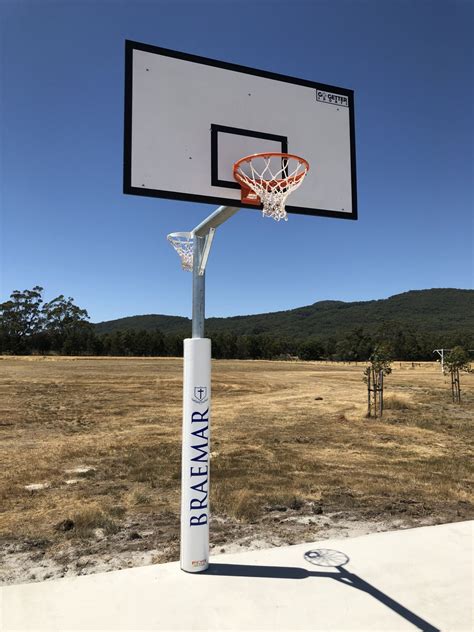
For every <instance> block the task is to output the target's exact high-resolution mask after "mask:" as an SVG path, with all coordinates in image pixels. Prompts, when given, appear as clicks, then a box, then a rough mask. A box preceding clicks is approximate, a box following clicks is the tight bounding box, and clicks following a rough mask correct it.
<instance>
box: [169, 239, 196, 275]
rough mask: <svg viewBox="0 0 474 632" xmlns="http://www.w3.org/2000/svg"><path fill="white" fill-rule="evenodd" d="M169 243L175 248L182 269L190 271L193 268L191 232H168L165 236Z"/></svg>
mask: <svg viewBox="0 0 474 632" xmlns="http://www.w3.org/2000/svg"><path fill="white" fill-rule="evenodd" d="M167 239H168V241H169V242H170V244H171V245H172V246H173V248H174V249H175V250H176V252H177V253H178V255H179V258H180V259H181V267H182V268H183V270H187V271H188V272H192V270H193V244H194V238H193V234H192V233H170V234H169V235H168V237H167Z"/></svg>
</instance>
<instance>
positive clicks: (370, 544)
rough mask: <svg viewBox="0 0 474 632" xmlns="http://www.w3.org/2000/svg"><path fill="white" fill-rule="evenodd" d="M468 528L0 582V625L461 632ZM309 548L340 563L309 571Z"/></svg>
mask: <svg viewBox="0 0 474 632" xmlns="http://www.w3.org/2000/svg"><path fill="white" fill-rule="evenodd" d="M473 525H474V522H461V523H454V524H446V525H439V526H435V527H422V528H418V529H408V530H405V531H390V532H386V533H376V534H372V535H367V536H362V537H358V538H347V539H342V540H326V541H323V542H314V543H311V544H300V545H296V546H289V547H283V548H274V549H269V550H265V551H253V552H246V553H239V554H233V555H219V556H215V557H213V558H212V559H211V562H212V563H211V567H210V569H209V571H208V572H206V573H200V574H187V573H183V572H182V571H181V570H180V569H179V565H178V564H177V563H171V564H162V565H156V566H147V567H142V568H134V569H129V570H123V571H114V572H110V573H100V574H97V575H88V576H83V577H73V578H66V579H60V580H53V581H46V582H42V583H37V584H20V585H16V586H7V587H4V588H2V589H1V593H0V596H1V601H0V606H1V615H0V624H1V625H0V629H1V630H2V631H4V632H7V631H9V630H22V631H26V630H45V631H46V630H47V631H48V632H53V631H57V630H61V631H63V632H64V631H68V630H88V631H90V630H116V631H118V630H325V631H326V630H339V631H341V630H364V631H370V630H374V631H377V632H381V631H382V630H391V631H395V630H396V631H399V630H416V629H418V630H425V631H428V632H435V631H436V630H443V632H446V631H453V632H454V631H456V632H461V631H463V632H464V631H468V630H469V631H470V630H472V629H473V618H472V615H473V612H472V588H473V585H472V574H473V564H472V561H473V559H472V544H473V538H472V536H473ZM314 549H331V550H335V551H339V552H342V553H343V554H345V556H347V557H348V558H349V560H348V561H347V563H346V564H344V562H345V561H346V560H345V557H344V556H341V555H340V554H337V555H336V554H328V553H325V554H316V555H315V556H313V560H314V561H316V562H317V563H318V564H321V563H326V562H328V561H329V563H331V560H332V563H334V564H336V566H333V567H331V566H320V565H319V566H318V565H315V564H312V563H311V561H308V560H307V559H305V553H307V552H308V551H310V550H314ZM343 564H344V565H343ZM337 565H339V566H337Z"/></svg>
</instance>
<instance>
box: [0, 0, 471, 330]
mask: <svg viewBox="0 0 474 632" xmlns="http://www.w3.org/2000/svg"><path fill="white" fill-rule="evenodd" d="M473 6H474V5H473V4H472V2H470V1H456V0H450V1H449V2H447V1H445V2H440V1H433V2H425V1H421V0H410V1H409V2H404V1H392V2H390V1H387V0H376V1H371V0H369V1H366V2H359V1H352V2H343V1H340V0H332V1H328V2H319V1H312V2H311V1H308V2H300V1H291V0H290V1H288V0H284V1H281V2H280V1H278V0H270V1H258V0H253V1H252V2H247V1H244V0H239V1H233V0H216V1H207V2H206V1H202V0H191V1H189V2H184V1H183V0H173V1H171V2H167V1H163V0H156V1H154V2H151V1H150V2H140V1H132V0H128V1H122V2H114V1H112V0H108V1H105V0H102V1H99V0H97V1H95V2H93V1H92V0H91V1H89V2H85V1H84V2H75V1H74V0H71V1H66V0H64V1H63V2H53V1H46V0H37V1H30V2H26V1H21V0H12V1H8V0H7V1H6V2H5V0H3V1H1V2H0V13H1V46H2V48H1V85H2V88H1V165H0V168H1V182H0V187H1V189H0V191H1V199H0V203H1V211H2V255H1V256H2V258H1V264H2V269H1V296H2V298H3V300H4V299H5V298H6V297H7V296H8V295H9V294H10V292H11V291H12V290H13V289H24V288H28V287H32V286H33V285H35V284H39V285H42V286H44V287H45V288H46V297H47V298H51V297H53V296H55V295H57V294H59V293H64V294H67V295H69V296H73V297H74V298H75V299H76V302H77V303H78V304H79V305H80V306H81V307H85V308H86V309H88V310H89V313H90V315H91V319H92V320H93V321H99V320H107V319H111V318H117V317H120V316H128V315H133V314H144V313H165V314H176V315H189V314H190V301H191V275H190V274H189V273H185V272H182V271H181V268H180V266H179V261H178V259H177V256H176V255H175V253H174V251H173V250H172V248H171V247H170V246H169V245H168V243H167V242H166V235H167V233H169V232H172V231H176V230H189V229H191V228H192V227H193V226H194V225H196V224H197V223H198V222H199V221H200V220H201V219H203V218H204V217H205V216H206V215H208V214H209V213H210V212H211V211H212V210H213V208H214V207H212V206H206V205H198V204H190V203H188V202H175V201H167V200H159V199H152V198H140V197H133V196H124V195H123V194H122V143H123V82H124V77H123V72H124V71H123V67H124V62H123V58H124V40H125V39H132V40H137V41H141V42H145V43H149V44H154V45H157V46H163V47H167V48H173V49H176V50H182V51H186V52H190V53H194V54H198V55H203V56H207V57H212V58H216V59H222V60H225V61H229V62H234V63H240V64H243V65H247V66H254V67H258V68H263V69H266V70H270V71H275V72H280V73H282V74H288V75H295V76H300V77H303V78H307V79H310V80H314V81H320V82H322V83H329V84H335V85H341V86H344V87H347V88H352V89H354V90H355V99H356V100H355V103H356V139H357V165H358V194H359V216H360V219H359V221H358V222H351V221H344V220H336V219H326V218H318V217H316V218H311V217H304V216H298V215H292V216H291V217H290V220H289V222H287V223H283V222H280V223H279V224H276V223H273V222H272V221H271V220H263V219H261V218H260V217H259V214H258V212H255V211H241V212H240V213H238V214H237V216H236V217H234V218H233V219H232V220H230V221H229V223H228V224H226V225H225V226H224V227H222V228H221V229H220V230H219V231H218V233H217V237H216V239H215V241H214V245H213V251H212V253H211V256H210V260H209V265H208V273H207V314H208V315H209V316H223V315H233V314H248V313H259V312H266V311H274V310H280V309H290V308H293V307H297V306H301V305H307V304H310V303H314V302H316V301H319V300H325V299H339V300H346V301H352V300H369V299H373V298H383V297H387V296H390V295H393V294H396V293H399V292H403V291H406V290H410V289H422V288H431V287H462V288H468V287H472V281H473V266H472V239H473V233H472V216H473V185H472V176H473V155H472V148H473V105H472V104H473V96H474V95H473V82H472V72H473V49H472V39H473Z"/></svg>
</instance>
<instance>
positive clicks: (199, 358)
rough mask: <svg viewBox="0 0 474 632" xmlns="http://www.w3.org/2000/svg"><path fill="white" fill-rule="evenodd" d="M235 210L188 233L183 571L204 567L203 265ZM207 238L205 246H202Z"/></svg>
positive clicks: (206, 386) (207, 423) (207, 414)
mask: <svg viewBox="0 0 474 632" xmlns="http://www.w3.org/2000/svg"><path fill="white" fill-rule="evenodd" d="M237 211H238V209H237V208H231V207H228V206H221V207H219V208H218V209H217V210H216V211H214V213H212V214H211V215H210V216H209V217H208V218H207V219H205V220H204V221H203V222H201V223H200V224H199V225H198V226H196V228H195V229H194V230H193V231H192V233H191V234H192V236H193V237H194V239H193V316H192V338H187V339H186V340H185V341H184V357H183V360H184V361H183V443H182V456H181V543H180V548H181V551H180V565H181V568H182V570H183V571H187V572H189V573H199V572H201V571H204V570H206V569H207V568H208V566H209V517H210V513H209V475H210V468H209V465H210V463H209V455H210V438H211V435H210V432H211V341H210V340H209V339H208V338H204V315H205V287H206V286H205V264H206V259H207V255H208V254H209V248H210V246H211V240H212V237H213V234H214V230H215V229H216V227H217V226H220V225H221V224H222V223H223V222H225V221H226V220H227V219H229V218H230V217H232V215H234V214H235V213H236V212H237ZM206 239H207V247H206Z"/></svg>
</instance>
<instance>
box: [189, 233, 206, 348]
mask: <svg viewBox="0 0 474 632" xmlns="http://www.w3.org/2000/svg"><path fill="white" fill-rule="evenodd" d="M203 248H204V237H197V236H195V237H194V243H193V327H192V337H193V338H204V313H205V306H206V302H205V290H206V273H205V272H203V273H202V274H199V268H200V263H201V255H202V251H203Z"/></svg>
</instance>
